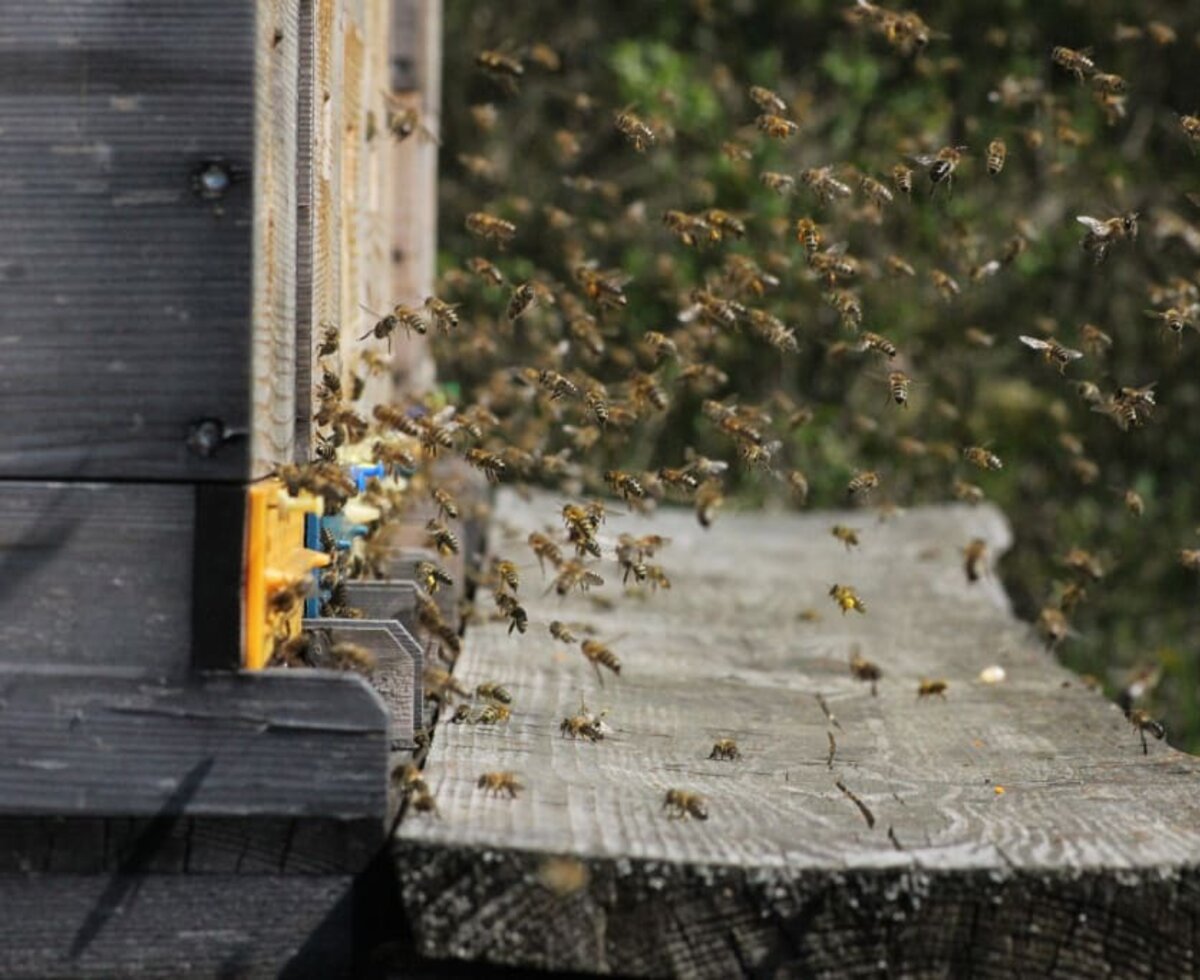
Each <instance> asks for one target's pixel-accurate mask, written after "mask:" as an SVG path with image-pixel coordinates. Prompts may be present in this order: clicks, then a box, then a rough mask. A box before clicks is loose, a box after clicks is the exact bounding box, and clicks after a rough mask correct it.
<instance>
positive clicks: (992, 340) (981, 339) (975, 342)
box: [963, 327, 996, 348]
mask: <svg viewBox="0 0 1200 980" xmlns="http://www.w3.org/2000/svg"><path fill="white" fill-rule="evenodd" d="M963 337H964V338H965V339H966V341H967V343H969V344H970V345H971V346H972V347H984V348H989V347H995V346H996V335H995V334H990V333H987V332H985V331H983V330H980V329H979V327H967V329H966V330H964V331H963Z"/></svg>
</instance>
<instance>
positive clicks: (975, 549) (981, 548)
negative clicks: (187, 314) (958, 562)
mask: <svg viewBox="0 0 1200 980" xmlns="http://www.w3.org/2000/svg"><path fill="white" fill-rule="evenodd" d="M987 553H988V545H987V542H986V541H985V540H984V539H983V538H972V539H971V540H970V542H968V544H967V546H966V547H965V548H963V570H964V571H965V572H966V573H967V581H968V582H978V581H979V577H980V571H979V569H980V566H981V565H983V570H984V572H985V573H986V571H987V566H986V565H985V564H984V562H986V561H987Z"/></svg>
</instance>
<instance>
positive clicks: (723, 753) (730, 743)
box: [708, 738, 742, 762]
mask: <svg viewBox="0 0 1200 980" xmlns="http://www.w3.org/2000/svg"><path fill="white" fill-rule="evenodd" d="M708 757H709V758H710V759H715V760H717V761H718V762H736V761H737V760H738V759H740V758H741V757H742V753H741V750H740V749H739V748H738V744H737V742H735V741H734V740H733V739H731V738H719V739H717V741H715V742H713V747H712V751H711V752H710V753H708Z"/></svg>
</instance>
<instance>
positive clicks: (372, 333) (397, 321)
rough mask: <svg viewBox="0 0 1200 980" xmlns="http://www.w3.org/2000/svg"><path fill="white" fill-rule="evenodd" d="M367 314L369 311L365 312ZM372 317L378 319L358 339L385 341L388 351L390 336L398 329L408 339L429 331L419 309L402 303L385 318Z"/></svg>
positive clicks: (390, 345) (390, 341) (390, 347)
mask: <svg viewBox="0 0 1200 980" xmlns="http://www.w3.org/2000/svg"><path fill="white" fill-rule="evenodd" d="M367 312H368V313H370V312H371V311H370V310H367ZM372 316H376V317H378V319H377V320H376V321H375V325H374V326H373V327H372V328H371V329H370V330H368V331H367V332H366V333H365V334H363V335H362V336H361V337H359V338H358V339H359V340H360V341H363V340H366V339H367V338H368V337H374V338H375V339H376V340H386V341H387V342H388V350H389V351H390V350H391V349H392V334H393V333H395V332H396V330H397V329H398V328H399V327H403V328H404V329H405V331H407V333H408V335H409V336H410V337H411V336H412V335H413V334H414V333H418V334H425V333H426V332H427V331H428V330H429V327H428V326H427V325H426V324H425V318H424V316H422V315H421V311H420V309H418V308H417V307H415V306H405V305H404V304H403V303H397V304H396V305H395V306H394V307H392V312H391V313H388V314H387V315H386V316H379V315H378V314H372Z"/></svg>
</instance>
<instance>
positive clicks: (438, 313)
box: [425, 296, 458, 333]
mask: <svg viewBox="0 0 1200 980" xmlns="http://www.w3.org/2000/svg"><path fill="white" fill-rule="evenodd" d="M425 311H426V312H427V313H428V314H429V319H430V320H431V321H432V322H433V325H434V326H435V327H437V329H438V330H440V331H441V332H442V333H449V332H450V331H451V330H453V329H454V328H455V327H457V326H458V304H450V303H447V302H446V301H445V300H440V299H438V298H437V297H436V296H427V297H425Z"/></svg>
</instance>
